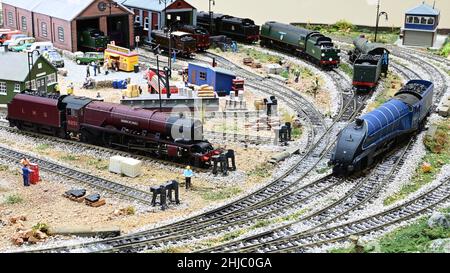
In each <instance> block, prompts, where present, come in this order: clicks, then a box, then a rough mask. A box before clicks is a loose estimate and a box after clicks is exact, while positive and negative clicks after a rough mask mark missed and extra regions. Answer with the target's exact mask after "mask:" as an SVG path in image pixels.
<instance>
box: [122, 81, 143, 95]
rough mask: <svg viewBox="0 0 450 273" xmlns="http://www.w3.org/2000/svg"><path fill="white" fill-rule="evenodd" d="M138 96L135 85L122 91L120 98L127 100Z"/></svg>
mask: <svg viewBox="0 0 450 273" xmlns="http://www.w3.org/2000/svg"><path fill="white" fill-rule="evenodd" d="M139 95H140V94H139V86H138V85H137V84H129V85H128V86H127V89H126V90H124V91H122V96H124V97H127V98H137V97H139Z"/></svg>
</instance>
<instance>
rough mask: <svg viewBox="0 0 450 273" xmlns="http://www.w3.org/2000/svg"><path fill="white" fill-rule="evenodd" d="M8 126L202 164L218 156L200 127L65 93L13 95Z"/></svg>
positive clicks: (193, 122) (192, 121)
mask: <svg viewBox="0 0 450 273" xmlns="http://www.w3.org/2000/svg"><path fill="white" fill-rule="evenodd" d="M7 119H8V120H9V123H10V126H11V127H14V126H15V127H17V128H18V129H19V130H25V131H32V132H38V133H43V134H48V135H53V136H57V137H60V138H70V137H73V138H76V139H78V140H79V141H81V142H85V143H90V144H94V145H99V146H105V147H111V148H116V149H125V150H130V151H139V152H144V153H147V154H153V155H156V156H159V157H165V158H168V159H171V160H175V161H183V162H188V163H190V164H192V165H195V166H199V167H205V166H208V165H210V161H211V157H212V156H214V155H217V154H219V153H220V152H219V151H218V150H214V148H213V147H212V145H211V144H210V143H209V142H208V141H206V140H203V125H202V123H201V122H200V121H198V120H195V119H190V118H181V117H179V116H171V115H169V114H168V113H162V112H158V111H154V110H145V109H136V108H131V107H128V106H124V105H120V104H113V103H106V102H101V101H95V100H93V99H90V98H86V97H75V96H67V95H63V96H60V97H58V98H54V97H39V96H34V95H29V94H25V93H21V94H17V95H16V96H15V97H14V98H13V100H12V101H11V102H10V103H9V104H8V116H7Z"/></svg>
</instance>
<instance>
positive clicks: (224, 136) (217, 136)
mask: <svg viewBox="0 0 450 273" xmlns="http://www.w3.org/2000/svg"><path fill="white" fill-rule="evenodd" d="M204 135H205V137H207V138H208V139H209V140H210V141H213V140H216V141H231V142H242V143H246V144H255V145H261V144H273V142H274V140H275V134H274V137H267V136H258V135H249V134H238V133H225V132H213V131H206V132H204Z"/></svg>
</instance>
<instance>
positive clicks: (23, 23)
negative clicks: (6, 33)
mask: <svg viewBox="0 0 450 273" xmlns="http://www.w3.org/2000/svg"><path fill="white" fill-rule="evenodd" d="M21 20H22V30H24V31H27V17H25V16H22V19H21Z"/></svg>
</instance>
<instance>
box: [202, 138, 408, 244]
mask: <svg viewBox="0 0 450 273" xmlns="http://www.w3.org/2000/svg"><path fill="white" fill-rule="evenodd" d="M411 148H412V141H411V142H409V143H408V144H407V145H406V147H405V148H404V149H401V151H398V152H397V153H395V154H394V155H392V156H390V157H388V158H387V159H385V160H384V161H383V162H382V163H379V164H378V165H377V166H376V167H375V168H374V169H373V170H372V171H370V172H369V173H367V174H365V176H364V177H352V178H350V179H349V181H347V183H350V184H354V186H353V187H352V188H351V189H350V191H349V192H348V193H346V194H345V196H343V197H342V198H340V199H339V200H337V201H335V202H332V203H331V204H330V205H327V206H325V207H324V208H322V209H319V210H317V211H315V212H313V213H312V214H310V215H307V216H304V217H301V218H300V219H299V220H296V221H294V222H292V223H289V224H287V225H283V226H281V227H278V228H275V229H272V230H270V231H267V232H263V233H260V234H257V235H253V236H250V237H247V238H243V239H241V240H237V241H234V242H230V243H227V244H224V245H220V246H217V247H214V248H210V249H206V250H200V251H201V252H238V251H239V252H242V251H247V252H248V251H252V252H253V251H254V252H257V251H258V250H259V249H261V247H265V246H266V245H271V244H272V243H276V242H277V240H279V239H280V238H284V237H287V236H294V235H295V234H298V233H300V232H299V231H298V229H299V228H298V227H299V226H301V227H302V228H301V233H308V232H312V231H314V230H317V229H318V228H320V227H324V226H326V225H327V224H330V223H332V222H335V221H338V220H339V219H340V218H342V217H344V216H346V215H348V214H349V213H351V212H353V211H356V210H357V209H359V208H360V207H362V206H364V205H366V204H367V203H368V202H370V201H371V200H372V199H373V198H374V197H375V196H376V195H377V194H379V192H380V191H381V189H382V188H383V186H384V185H386V183H388V181H389V180H390V179H391V178H392V177H394V176H395V175H396V173H397V172H398V170H399V169H400V168H401V166H402V165H403V164H404V162H405V157H406V156H407V155H408V153H407V152H408V151H410V150H411ZM305 227H306V228H305Z"/></svg>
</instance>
